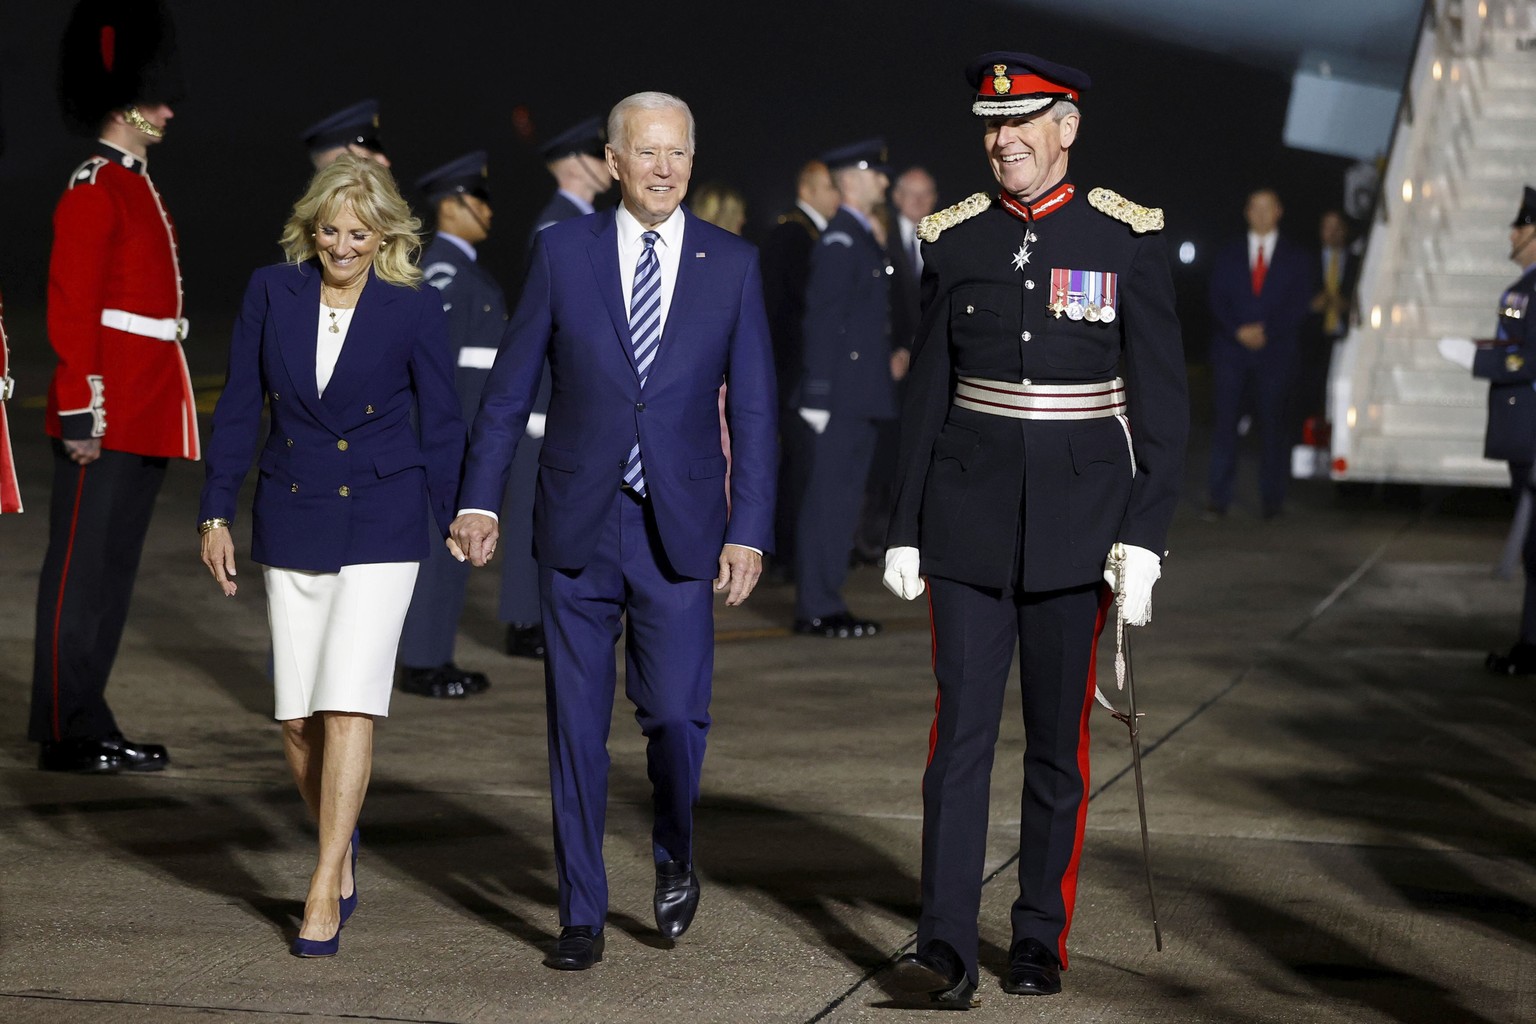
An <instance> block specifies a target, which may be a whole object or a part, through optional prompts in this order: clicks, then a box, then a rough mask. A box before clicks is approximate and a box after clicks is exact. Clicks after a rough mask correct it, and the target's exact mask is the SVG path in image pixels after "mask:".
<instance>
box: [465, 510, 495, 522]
mask: <svg viewBox="0 0 1536 1024" xmlns="http://www.w3.org/2000/svg"><path fill="white" fill-rule="evenodd" d="M459 515H461V516H468V515H476V516H490V517H491V518H492V519H494V520H496V521H497V522H498V523H499V522H501V516H498V515H497V514H496V513H495V512H492V511H491V510H490V509H488V508H461V509H459Z"/></svg>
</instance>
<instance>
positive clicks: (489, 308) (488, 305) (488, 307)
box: [484, 303, 491, 313]
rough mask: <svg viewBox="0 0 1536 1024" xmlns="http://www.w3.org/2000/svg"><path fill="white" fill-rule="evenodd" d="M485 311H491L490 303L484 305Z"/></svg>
mask: <svg viewBox="0 0 1536 1024" xmlns="http://www.w3.org/2000/svg"><path fill="white" fill-rule="evenodd" d="M484 311H485V312H487V313H489V312H490V311H491V306H490V303H486V305H485V307H484Z"/></svg>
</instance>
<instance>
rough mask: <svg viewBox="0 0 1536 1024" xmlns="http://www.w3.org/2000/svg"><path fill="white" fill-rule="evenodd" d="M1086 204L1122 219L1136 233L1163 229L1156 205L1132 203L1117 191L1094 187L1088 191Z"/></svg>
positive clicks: (1160, 213) (1161, 213)
mask: <svg viewBox="0 0 1536 1024" xmlns="http://www.w3.org/2000/svg"><path fill="white" fill-rule="evenodd" d="M1088 205H1089V206H1091V207H1093V208H1094V209H1095V210H1098V211H1099V212H1100V213H1107V214H1109V215H1110V216H1111V217H1113V218H1115V220H1123V221H1125V222H1126V223H1127V224H1129V225H1130V226H1131V230H1132V231H1134V232H1136V233H1137V234H1138V235H1144V234H1146V233H1147V232H1148V231H1161V230H1163V211H1162V210H1161V209H1158V208H1156V207H1146V206H1142V205H1141V204H1140V203H1133V202H1131V201H1130V200H1129V199H1127V198H1125V196H1123V195H1121V194H1120V193H1118V192H1111V191H1110V190H1109V189H1107V188H1096V189H1094V190H1093V191H1092V192H1089V193H1088Z"/></svg>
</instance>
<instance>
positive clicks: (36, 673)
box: [27, 441, 190, 742]
mask: <svg viewBox="0 0 1536 1024" xmlns="http://www.w3.org/2000/svg"><path fill="white" fill-rule="evenodd" d="M166 462H167V460H166V459H163V458H150V457H148V456H144V455H131V454H129V453H127V452H114V451H105V450H103V451H102V453H101V458H99V459H97V460H96V461H95V462H92V463H91V464H90V465H87V466H79V465H76V464H75V463H73V462H71V461H70V459H69V456H68V455H66V454H65V451H64V445H63V444H62V443H60V442H59V441H54V442H53V493H52V496H51V498H50V500H49V505H48V553H47V554H46V555H44V556H43V569H42V573H41V576H40V577H39V579H38V586H37V633H36V640H35V642H34V648H33V661H32V716H31V723H30V725H29V726H28V729H27V737H28V738H29V739H31V740H34V741H36V742H45V741H49V740H65V739H97V738H101V737H105V736H110V735H112V734H113V733H116V732H117V731H118V730H117V722H116V720H115V719H114V718H113V717H112V709H111V708H109V707H107V701H106V697H105V691H106V688H107V678H108V677H109V676H110V675H111V674H112V663H113V661H115V660H116V658H117V646H118V643H119V642H120V641H121V640H122V638H123V626H124V624H125V623H126V622H127V621H128V602H129V599H130V598H131V597H132V596H133V581H134V577H135V576H137V575H138V571H139V556H140V555H141V554H142V553H143V550H144V535H145V534H146V533H147V532H148V531H149V518H150V515H151V513H152V512H153V511H154V507H155V496H156V495H157V494H159V493H160V485H161V484H162V483H163V482H164V481H165V466H166ZM189 534H190V531H189ZM188 543H189V544H190V541H189V542H188ZM189 550H190V548H189Z"/></svg>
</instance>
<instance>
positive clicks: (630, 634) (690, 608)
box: [451, 92, 776, 970]
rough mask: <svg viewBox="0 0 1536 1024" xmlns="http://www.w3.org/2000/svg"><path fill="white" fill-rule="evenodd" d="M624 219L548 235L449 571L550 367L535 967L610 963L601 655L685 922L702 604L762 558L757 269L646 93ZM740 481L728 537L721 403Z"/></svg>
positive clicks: (706, 652)
mask: <svg viewBox="0 0 1536 1024" xmlns="http://www.w3.org/2000/svg"><path fill="white" fill-rule="evenodd" d="M608 139H609V141H608V148H607V164H608V168H609V171H610V172H611V173H612V175H613V177H614V178H615V179H616V180H617V181H618V182H619V186H620V189H621V191H622V193H623V202H622V203H621V205H620V207H619V209H618V210H616V211H612V212H605V213H602V214H599V215H597V216H594V217H584V218H581V219H579V220H572V221H566V222H563V223H560V224H556V225H554V226H553V227H550V228H547V229H546V230H545V231H543V232H542V233H541V234H540V235H539V237H538V239H537V240H536V241H535V242H534V249H533V260H532V266H531V267H530V269H529V272H528V280H527V283H526V285H525V286H524V289H523V297H522V299H521V301H519V303H518V306H517V311H516V313H515V314H514V315H513V318H512V322H511V324H510V325H509V326H508V328H507V333H506V336H505V337H504V338H503V339H502V343H501V351H500V354H499V355H498V356H497V358H496V365H495V366H494V368H493V369H492V370H491V379H490V381H489V382H487V384H486V389H485V397H484V399H483V400H482V402H481V406H480V412H479V415H478V416H477V417H476V418H475V425H474V430H473V432H472V440H471V444H470V451H469V456H468V458H467V460H466V464H465V474H464V484H463V488H462V490H461V492H460V506H461V510H460V514H459V517H458V519H457V520H455V522H454V526H453V532H452V538H451V539H452V541H453V544H454V549H455V552H456V553H461V554H463V555H464V556H466V557H468V558H469V560H470V561H471V562H473V563H474V564H476V565H483V564H485V561H486V559H487V558H489V557H490V555H491V553H492V551H494V549H495V545H496V539H497V528H496V520H495V517H494V514H493V513H494V510H495V507H496V504H497V503H498V502H499V501H500V500H501V495H502V490H503V486H504V483H505V480H506V474H507V467H508V464H509V463H510V462H511V459H512V455H513V453H514V451H515V450H516V448H517V445H518V441H519V440H520V439H521V437H522V433H523V426H524V422H525V421H526V419H527V417H528V412H529V409H530V408H531V407H532V405H533V400H534V396H535V393H536V392H537V390H538V384H539V376H540V374H541V372H542V370H543V367H544V363H545V359H546V358H547V359H548V361H549V367H550V370H551V373H552V375H553V378H554V389H553V396H552V398H551V400H550V406H549V419H548V421H547V426H548V430H547V431H546V433H545V436H544V447H543V449H542V450H541V451H540V454H539V463H540V467H539V482H538V490H537V495H536V499H535V505H534V549H535V555H536V557H537V559H538V563H539V596H540V599H541V603H542V606H543V616H544V628H545V635H546V637H547V638H548V642H549V646H548V651H547V654H546V658H545V663H544V666H545V667H544V678H545V693H546V699H547V703H548V710H549V770H550V788H551V790H552V793H553V798H554V819H555V865H556V874H557V876H558V878H559V882H560V925H561V931H560V939H559V942H558V943H557V945H556V947H555V950H554V951H553V953H552V954H551V955H550V956H549V957H548V958H547V959H546V960H545V963H546V964H547V965H548V966H550V967H553V968H556V969H558V970H584V969H586V968H589V967H591V966H592V965H593V964H595V963H597V962H598V961H599V960H601V959H602V952H603V925H604V923H605V920H606V917H607V913H608V881H607V874H606V872H605V870H604V866H603V854H602V848H603V821H604V811H605V808H606V805H607V797H608V789H607V778H608V765H609V762H608V750H607V739H608V729H609V723H610V721H611V719H612V714H613V691H614V682H615V673H614V658H613V644H614V642H615V641H616V640H617V639H618V637H619V636H620V634H621V632H622V633H624V634H625V636H626V640H625V692H626V693H627V694H628V696H629V698H630V700H631V701H633V702H634V704H635V706H636V717H637V718H638V719H639V722H640V728H641V731H642V732H643V733H644V734H645V736H646V739H647V741H648V742H647V768H648V773H649V776H650V779H651V784H652V787H653V797H654V808H655V823H654V828H653V831H652V835H651V847H652V852H653V855H654V858H655V863H656V889H655V898H654V909H655V913H656V924H657V927H658V928H659V929H660V930H661V932H662V934H663V935H664V936H666V937H668V938H673V939H675V938H677V937H678V936H680V935H682V934H683V932H684V931H685V930H686V929H687V927H688V925H689V923H690V922H691V921H692V920H693V914H694V911H695V910H696V908H697V906H698V899H699V884H698V877H697V875H696V874H695V873H694V863H693V805H694V803H695V802H696V801H697V799H698V793H699V773H700V770H701V768H702V766H703V760H704V741H705V736H706V734H707V733H708V730H709V697H710V686H711V680H710V677H711V674H712V671H713V663H714V611H713V605H712V593H711V591H712V590H714V591H727V592H728V596H727V598H726V603H727V604H730V605H737V604H740V603H741V602H742V601H744V600H746V598H747V596H748V595H749V594H750V593H751V592H752V588H753V587H754V586H755V585H756V583H757V580H758V577H759V576H760V575H761V572H762V552H763V551H764V550H765V549H767V548H768V547H769V546H770V545H771V543H772V535H773V481H774V467H775V461H776V453H775V444H774V436H775V428H776V424H775V419H776V417H775V412H774V410H775V405H776V400H775V392H774V382H773V352H772V346H771V344H770V341H769V334H768V323H767V319H766V317H765V316H764V312H763V290H762V281H761V278H760V276H759V274H758V269H757V250H756V249H755V248H753V247H752V246H751V245H750V244H748V243H746V242H743V241H742V240H741V239H739V238H737V237H736V236H734V235H731V234H729V233H728V232H725V231H722V230H720V229H718V228H715V227H713V226H711V225H709V224H706V223H704V222H703V221H701V220H699V219H698V218H696V217H694V216H693V215H692V214H690V213H688V212H687V211H686V210H685V209H684V208H683V207H682V206H681V203H682V200H683V197H684V195H685V194H686V193H687V190H688V180H689V176H690V174H691V172H692V170H693V154H694V127H693V115H692V114H691V113H690V112H689V110H688V107H687V104H685V103H684V102H683V101H682V100H680V99H678V98H677V97H675V96H669V95H667V94H665V93H656V92H646V93H637V94H635V95H633V96H630V97H627V98H626V99H624V100H622V101H620V102H619V104H618V105H617V106H616V107H614V109H613V112H612V113H611V114H610V115H609V119H608ZM722 383H726V384H728V385H729V391H728V398H727V404H726V416H727V420H728V422H729V425H730V431H731V445H732V455H733V466H732V472H731V483H730V488H731V493H730V495H729V517H727V495H726V491H725V486H724V481H725V469H726V461H725V455H724V453H723V452H722V451H721V447H720V418H719V407H718V398H717V396H718V393H719V390H720V385H721V384H722Z"/></svg>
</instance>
